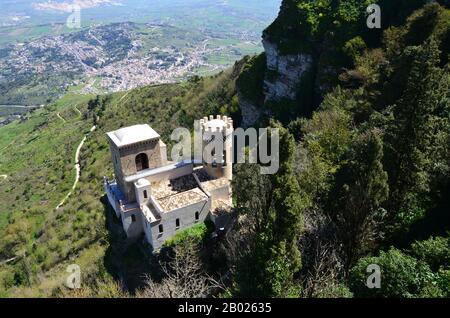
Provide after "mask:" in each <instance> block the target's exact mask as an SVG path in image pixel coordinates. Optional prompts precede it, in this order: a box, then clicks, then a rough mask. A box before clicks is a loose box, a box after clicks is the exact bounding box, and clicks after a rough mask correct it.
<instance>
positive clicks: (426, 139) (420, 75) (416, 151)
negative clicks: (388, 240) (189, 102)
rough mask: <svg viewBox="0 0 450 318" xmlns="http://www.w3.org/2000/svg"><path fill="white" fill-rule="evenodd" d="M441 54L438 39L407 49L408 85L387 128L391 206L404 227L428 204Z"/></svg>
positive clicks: (421, 212) (419, 214)
mask: <svg viewBox="0 0 450 318" xmlns="http://www.w3.org/2000/svg"><path fill="white" fill-rule="evenodd" d="M439 56H440V51H439V49H438V44H437V43H436V41H435V40H434V39H431V40H429V41H427V42H426V43H424V45H423V46H418V47H408V48H407V49H406V50H405V53H404V56H403V59H405V60H407V61H409V63H405V64H406V65H409V71H408V74H409V75H408V78H407V86H406V88H405V90H404V92H403V94H402V96H401V97H400V99H399V100H398V102H397V104H396V105H394V107H393V115H394V119H393V121H392V122H391V123H390V124H389V125H388V127H387V128H386V138H385V142H386V158H385V162H386V166H387V168H388V172H389V181H390V189H391V195H390V198H389V205H388V208H389V210H390V215H391V218H392V220H393V222H394V224H396V225H397V226H400V227H403V228H406V227H407V226H409V225H410V224H412V223H413V222H415V221H416V220H418V219H419V218H421V217H422V216H423V215H424V211H425V209H426V208H427V195H428V193H429V175H428V172H427V170H426V166H427V161H428V160H429V159H428V155H429V153H430V146H431V145H432V143H433V134H432V133H431V132H432V130H431V131H430V129H431V128H432V126H433V122H432V120H431V118H432V114H433V113H434V112H435V109H436V107H437V105H438V101H437V100H436V98H437V97H438V96H437V94H436V92H435V90H436V87H438V86H439V80H440V78H441V77H442V70H441V69H440V68H439V67H438V65H439ZM407 67H408V66H407ZM443 93H445V92H443Z"/></svg>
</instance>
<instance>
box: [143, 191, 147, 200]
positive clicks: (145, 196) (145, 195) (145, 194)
mask: <svg viewBox="0 0 450 318" xmlns="http://www.w3.org/2000/svg"><path fill="white" fill-rule="evenodd" d="M147 198H148V195H147V190H144V199H147Z"/></svg>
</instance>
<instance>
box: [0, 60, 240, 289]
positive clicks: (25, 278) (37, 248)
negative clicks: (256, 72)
mask: <svg viewBox="0 0 450 318" xmlns="http://www.w3.org/2000/svg"><path fill="white" fill-rule="evenodd" d="M240 65H241V64H237V65H236V66H235V68H234V69H230V70H228V71H226V72H223V73H220V74H219V75H216V76H214V77H211V78H193V79H192V80H191V81H188V82H184V83H181V84H177V85H162V86H155V87H144V88H142V89H137V90H133V91H130V92H127V93H119V94H113V95H106V96H100V97H98V96H97V97H93V96H84V95H69V96H65V97H64V98H63V99H62V100H59V101H58V102H57V103H55V104H51V105H49V106H46V107H45V108H44V109H42V110H39V111H37V112H35V113H33V114H30V115H29V118H28V119H27V120H25V121H23V122H17V121H16V122H14V123H12V124H10V125H7V126H5V127H2V128H0V136H1V138H0V154H1V156H0V174H3V173H5V174H8V177H7V178H6V179H5V180H3V179H2V180H0V192H1V193H5V195H2V196H1V199H0V211H1V212H0V217H1V223H0V233H1V237H2V240H1V243H0V255H1V256H0V259H1V260H6V259H10V258H13V257H16V256H19V257H18V258H17V260H14V261H12V262H10V263H8V264H5V265H0V291H2V292H1V293H2V294H1V296H51V295H52V292H54V289H55V288H57V287H58V288H59V287H61V282H62V281H61V279H62V278H63V277H65V275H66V274H65V269H66V267H67V265H69V264H72V263H76V264H79V265H80V266H81V267H82V271H83V275H86V277H95V278H92V280H93V281H92V282H89V283H88V285H89V286H91V287H93V288H95V285H96V281H97V280H99V281H103V280H108V279H111V277H112V276H111V273H109V272H108V271H107V270H106V268H105V266H106V265H105V263H108V262H109V261H110V260H111V257H110V258H108V257H107V255H106V254H105V253H106V251H107V250H110V248H111V245H110V239H111V238H110V237H109V234H108V231H107V229H106V227H105V224H106V213H105V209H106V208H105V205H104V203H103V202H102V201H101V198H102V196H103V195H104V193H103V185H102V182H103V176H109V177H111V176H112V167H111V165H110V161H111V160H110V154H109V149H108V146H107V141H106V137H105V136H106V135H105V134H106V132H108V131H111V130H115V129H117V128H119V127H123V126H128V125H132V124H137V123H149V124H151V125H152V127H154V128H155V129H156V130H157V131H158V132H159V133H160V134H161V135H162V137H163V140H166V141H169V140H170V133H171V132H172V130H173V129H174V128H176V127H180V126H182V127H189V128H190V127H192V123H193V120H194V119H197V118H200V117H203V115H204V114H206V113H207V114H210V113H211V114H215V113H227V114H233V113H236V111H237V107H238V106H237V99H236V98H235V89H234V79H235V77H236V76H237V74H239V69H240ZM75 107H76V109H78V110H79V111H80V113H81V115H80V113H78V111H77V110H76V109H75ZM58 114H59V116H58ZM94 124H95V125H96V127H97V129H96V130H95V131H94V132H90V129H91V127H92V126H93V125H94ZM84 135H87V136H88V138H87V140H86V142H85V144H84V146H83V147H82V149H81V158H80V164H81V177H80V181H79V183H78V185H77V188H76V190H75V191H74V192H73V193H72V195H71V196H70V197H69V199H68V200H67V202H66V203H65V204H64V205H63V206H62V207H61V208H60V209H58V210H55V207H56V206H57V205H58V204H59V203H60V202H61V200H63V198H64V197H65V195H66V194H67V193H68V192H69V191H70V189H71V187H72V184H73V182H74V179H75V169H74V164H75V162H74V160H75V159H74V157H75V151H76V149H77V147H78V145H79V143H80V142H81V140H82V139H83V136H84ZM109 253H110V252H109ZM23 255H25V256H24V257H23ZM117 261H119V260H117V259H115V260H114V262H117ZM121 265H123V264H121ZM108 266H109V265H108ZM111 266H114V265H111ZM117 266H119V265H117ZM87 279H89V278H87Z"/></svg>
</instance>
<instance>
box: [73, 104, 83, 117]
mask: <svg viewBox="0 0 450 318" xmlns="http://www.w3.org/2000/svg"><path fill="white" fill-rule="evenodd" d="M73 109H75V111H76V112H77V113H78V115H80V116H82V115H83V114H81V112H80V110H79V109H78V108H77V106H75V107H74V108H73Z"/></svg>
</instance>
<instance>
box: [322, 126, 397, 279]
mask: <svg viewBox="0 0 450 318" xmlns="http://www.w3.org/2000/svg"><path fill="white" fill-rule="evenodd" d="M379 134H380V133H379V132H378V131H377V130H372V131H368V132H365V133H363V134H362V135H361V136H359V137H358V138H357V139H356V140H355V142H354V144H353V146H352V147H351V150H350V151H349V154H348V161H347V163H346V164H345V165H343V166H342V167H341V169H340V170H339V171H338V173H337V176H336V184H335V188H334V190H333V192H332V195H331V198H330V200H332V203H331V210H332V214H333V217H334V219H335V221H336V223H337V225H338V227H339V236H340V238H341V240H342V243H343V245H344V251H345V254H346V264H345V265H346V266H345V269H346V270H347V271H348V270H349V269H350V267H351V265H352V264H353V263H354V262H355V261H356V260H357V258H358V257H359V256H360V255H361V254H362V253H363V252H365V251H366V250H367V248H368V247H370V245H371V244H373V242H374V239H375V238H376V237H377V234H378V230H379V228H378V224H377V223H378V222H379V221H380V219H381V217H382V210H381V209H380V207H381V205H382V204H383V202H384V201H385V200H386V199H387V197H388V192H389V190H388V176H387V173H386V172H385V171H384V169H383V164H382V162H381V161H382V159H383V143H382V140H381V138H380V136H379Z"/></svg>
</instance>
